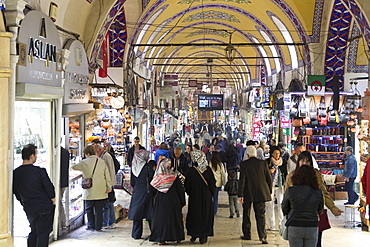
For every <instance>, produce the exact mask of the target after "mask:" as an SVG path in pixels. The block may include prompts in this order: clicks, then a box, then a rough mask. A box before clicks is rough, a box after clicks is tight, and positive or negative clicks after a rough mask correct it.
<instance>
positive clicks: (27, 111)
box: [13, 101, 53, 247]
mask: <svg viewBox="0 0 370 247" xmlns="http://www.w3.org/2000/svg"><path fill="white" fill-rule="evenodd" d="M51 106H52V103H51V102H44V101H16V102H15V105H14V107H15V109H14V169H15V168H17V167H18V166H20V165H21V164H22V156H21V151H22V148H23V146H25V145H27V144H29V143H33V144H35V145H36V146H37V148H38V151H39V153H38V156H37V161H36V163H35V165H37V166H40V167H44V168H45V169H46V170H47V172H48V174H49V176H50V178H52V172H53V170H52V167H53V166H52V158H51V157H52V145H51V142H52V134H51V133H52V130H51V128H52V127H51V126H52V121H51V119H52V108H51ZM13 201H14V203H13V236H14V246H15V247H18V246H19V247H23V246H27V236H28V233H29V231H30V228H29V223H28V220H27V217H26V214H25V212H24V211H23V207H22V205H21V204H20V203H19V201H17V199H16V198H15V196H14V197H13Z"/></svg>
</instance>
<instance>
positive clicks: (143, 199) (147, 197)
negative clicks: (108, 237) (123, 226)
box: [128, 150, 155, 239]
mask: <svg viewBox="0 0 370 247" xmlns="http://www.w3.org/2000/svg"><path fill="white" fill-rule="evenodd" d="M148 159H149V152H148V151H146V150H138V151H136V152H135V153H134V158H133V160H132V167H131V186H132V187H133V188H134V192H133V194H132V197H131V202H130V208H129V211H128V219H129V220H133V221H134V222H133V225H132V233H131V236H132V238H134V239H140V238H141V235H142V234H143V219H146V220H147V221H148V222H149V224H150V221H151V219H152V209H153V194H154V193H153V188H151V186H150V184H149V183H150V181H151V180H152V178H153V175H154V170H153V165H151V162H148V163H147V161H148ZM153 162H154V164H155V161H153Z"/></svg>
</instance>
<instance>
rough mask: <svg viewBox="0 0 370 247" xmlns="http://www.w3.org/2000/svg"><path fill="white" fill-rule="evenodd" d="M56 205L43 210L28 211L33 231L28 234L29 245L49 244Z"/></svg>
mask: <svg viewBox="0 0 370 247" xmlns="http://www.w3.org/2000/svg"><path fill="white" fill-rule="evenodd" d="M54 211H55V206H54V205H52V206H50V210H48V211H43V212H26V215H27V219H28V222H29V223H30V227H31V232H30V233H29V234H28V238H27V246H28V247H44V246H48V245H49V234H50V233H51V231H52V229H53V220H54Z"/></svg>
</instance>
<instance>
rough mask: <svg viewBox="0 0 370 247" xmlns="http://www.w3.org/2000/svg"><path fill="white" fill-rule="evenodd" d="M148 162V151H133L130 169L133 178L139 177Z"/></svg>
mask: <svg viewBox="0 0 370 247" xmlns="http://www.w3.org/2000/svg"><path fill="white" fill-rule="evenodd" d="M148 160H149V151H146V150H143V149H142V150H138V151H135V153H134V158H133V159H132V167H131V171H132V174H134V175H135V177H138V176H139V175H140V172H141V170H142V169H143V167H144V166H145V164H146V163H147V162H148Z"/></svg>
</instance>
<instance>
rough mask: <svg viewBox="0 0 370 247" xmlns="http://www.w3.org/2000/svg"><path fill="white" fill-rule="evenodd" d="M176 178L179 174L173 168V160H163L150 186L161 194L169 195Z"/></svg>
mask: <svg viewBox="0 0 370 247" xmlns="http://www.w3.org/2000/svg"><path fill="white" fill-rule="evenodd" d="M176 177H177V172H175V171H174V170H173V168H172V167H171V159H163V160H161V161H160V162H159V164H158V166H157V169H156V170H155V173H154V177H153V180H152V181H151V182H150V184H151V185H152V186H153V187H154V188H155V189H156V190H158V191H159V192H162V193H167V192H168V190H169V189H170V188H171V186H172V184H173V183H174V182H175V179H176Z"/></svg>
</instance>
